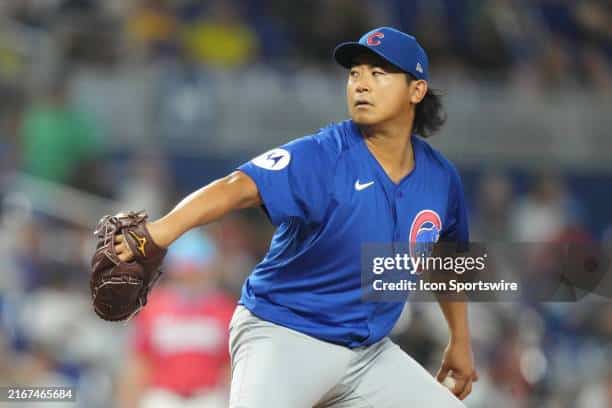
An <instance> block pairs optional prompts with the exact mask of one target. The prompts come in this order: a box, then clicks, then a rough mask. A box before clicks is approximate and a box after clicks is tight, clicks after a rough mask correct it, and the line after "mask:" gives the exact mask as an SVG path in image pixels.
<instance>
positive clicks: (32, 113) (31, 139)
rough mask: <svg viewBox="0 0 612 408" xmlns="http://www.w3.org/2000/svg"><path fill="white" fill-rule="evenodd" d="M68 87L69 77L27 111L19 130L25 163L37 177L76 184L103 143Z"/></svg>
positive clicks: (58, 82) (97, 130)
mask: <svg viewBox="0 0 612 408" xmlns="http://www.w3.org/2000/svg"><path fill="white" fill-rule="evenodd" d="M67 87H68V83H67V80H66V78H62V79H60V80H58V81H57V82H55V83H53V84H52V86H51V89H50V90H49V92H48V93H47V95H45V97H44V98H42V99H41V100H39V101H37V102H35V103H34V104H33V105H32V106H30V107H29V108H28V109H27V110H26V111H25V113H24V116H23V123H22V126H21V131H20V134H21V144H22V146H21V150H22V166H23V168H24V170H25V171H26V172H27V173H29V174H31V175H33V176H35V177H39V178H42V179H46V180H49V181H53V182H57V183H63V184H74V183H75V182H76V180H77V178H78V177H79V176H80V172H82V171H83V170H85V169H86V168H87V167H88V166H91V164H92V163H93V162H94V161H95V160H96V159H98V158H99V157H100V156H101V154H102V152H103V150H102V148H103V144H102V140H101V135H100V129H99V127H98V125H97V123H96V122H95V121H94V120H93V118H91V117H90V116H89V115H87V114H86V113H84V112H80V111H78V110H76V109H74V108H73V107H72V106H71V105H70V102H69V100H68V94H67V92H68V89H67ZM89 175H91V173H89Z"/></svg>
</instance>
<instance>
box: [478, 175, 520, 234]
mask: <svg viewBox="0 0 612 408" xmlns="http://www.w3.org/2000/svg"><path fill="white" fill-rule="evenodd" d="M512 196H513V189H512V184H511V182H510V180H509V179H508V178H507V177H506V176H505V175H504V174H502V173H495V172H494V173H490V172H487V171H485V174H484V175H483V178H482V181H481V182H480V186H479V191H478V198H477V200H476V212H475V214H474V217H472V231H473V232H472V236H473V237H474V238H473V239H474V240H476V241H480V242H484V243H486V242H492V241H501V242H504V241H508V240H509V239H510V236H511V230H510V219H509V214H510V205H511V203H512V201H511V198H512Z"/></svg>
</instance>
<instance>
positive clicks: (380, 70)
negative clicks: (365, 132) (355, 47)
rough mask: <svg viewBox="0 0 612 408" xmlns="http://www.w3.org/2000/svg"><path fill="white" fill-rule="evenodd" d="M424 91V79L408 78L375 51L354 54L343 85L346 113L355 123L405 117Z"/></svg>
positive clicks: (372, 122)
mask: <svg viewBox="0 0 612 408" xmlns="http://www.w3.org/2000/svg"><path fill="white" fill-rule="evenodd" d="M425 92H427V83H426V82H425V81H408V80H407V78H406V73H404V72H403V71H401V70H399V69H398V68H396V67H394V66H393V65H391V64H389V63H388V62H386V61H385V60H383V59H382V58H380V57H377V56H375V55H370V54H364V55H361V56H358V57H357V58H355V62H354V64H353V67H352V68H351V69H350V71H349V77H348V82H347V86H346V93H347V103H348V111H349V115H350V116H351V118H352V119H353V121H354V122H355V123H357V124H358V125H376V124H380V123H384V122H388V121H392V120H394V119H397V118H400V119H401V120H407V118H409V117H410V116H409V112H410V110H411V109H414V106H413V105H415V104H417V103H419V102H420V101H421V99H423V96H424V95H425Z"/></svg>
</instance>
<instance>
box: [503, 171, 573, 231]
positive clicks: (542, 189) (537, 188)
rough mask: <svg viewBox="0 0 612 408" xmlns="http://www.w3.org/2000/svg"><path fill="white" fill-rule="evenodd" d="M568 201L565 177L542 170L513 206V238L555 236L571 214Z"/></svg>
mask: <svg viewBox="0 0 612 408" xmlns="http://www.w3.org/2000/svg"><path fill="white" fill-rule="evenodd" d="M567 204H568V197H567V195H566V191H565V186H564V185H563V181H562V179H561V178H560V177H558V176H555V175H552V174H540V175H539V176H538V177H537V178H536V181H535V183H534V186H533V188H532V190H531V191H530V192H529V193H528V194H527V196H526V197H524V198H523V199H522V200H520V201H519V203H518V205H517V206H516V207H515V208H514V209H513V213H512V215H511V218H512V226H513V238H514V240H516V241H518V242H549V241H551V240H553V239H554V238H556V237H557V236H558V235H559V234H560V232H561V230H562V229H563V227H564V226H565V220H566V219H567V218H568V214H567Z"/></svg>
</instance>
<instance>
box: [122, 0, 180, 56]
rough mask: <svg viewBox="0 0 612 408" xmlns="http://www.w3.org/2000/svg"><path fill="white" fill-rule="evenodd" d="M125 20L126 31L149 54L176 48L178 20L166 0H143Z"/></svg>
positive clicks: (163, 53)
mask: <svg viewBox="0 0 612 408" xmlns="http://www.w3.org/2000/svg"><path fill="white" fill-rule="evenodd" d="M140 3H141V4H140V5H139V6H138V7H137V8H136V9H135V10H134V12H133V13H132V15H131V16H130V17H129V19H128V20H127V29H128V33H129V34H130V35H131V36H132V37H133V38H134V40H135V41H136V43H137V45H139V46H140V47H143V48H144V49H145V53H146V54H148V55H150V56H158V55H162V56H163V55H165V54H166V53H168V52H170V53H171V52H172V50H176V47H177V44H175V41H176V35H177V32H178V22H177V21H176V18H175V16H174V15H173V14H172V9H171V8H170V5H169V3H168V2H166V1H161V0H144V1H141V2H140Z"/></svg>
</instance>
